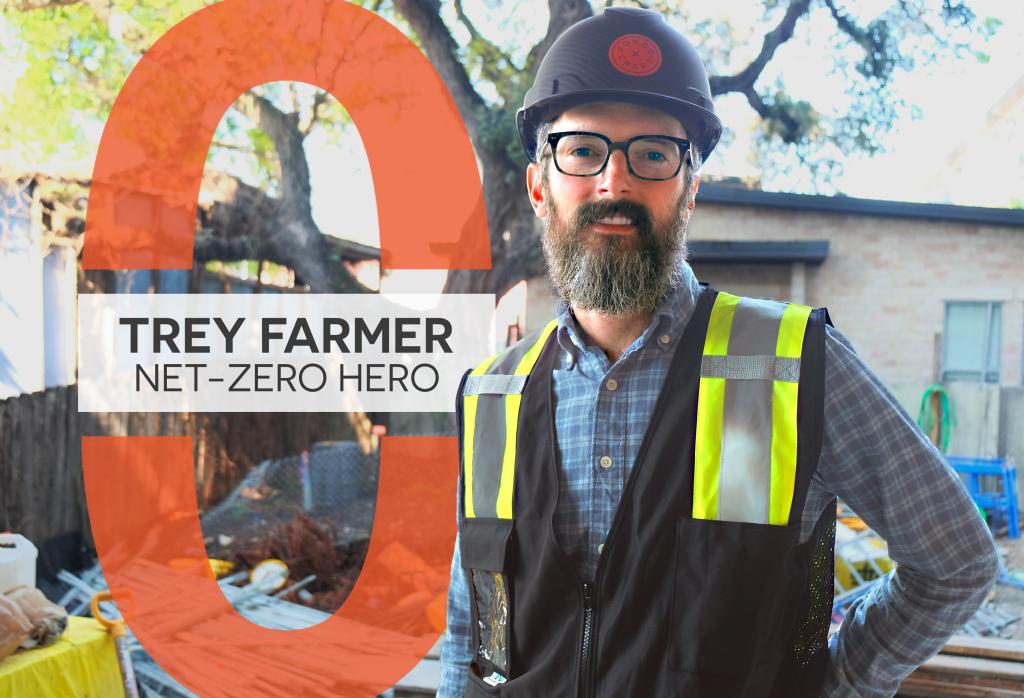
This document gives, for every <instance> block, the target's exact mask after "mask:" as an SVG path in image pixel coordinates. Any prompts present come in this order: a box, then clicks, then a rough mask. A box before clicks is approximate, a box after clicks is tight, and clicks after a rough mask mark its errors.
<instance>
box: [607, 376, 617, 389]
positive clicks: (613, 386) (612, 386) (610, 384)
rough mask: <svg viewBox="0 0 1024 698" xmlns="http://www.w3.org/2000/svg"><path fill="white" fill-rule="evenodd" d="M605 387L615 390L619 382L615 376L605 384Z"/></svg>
mask: <svg viewBox="0 0 1024 698" xmlns="http://www.w3.org/2000/svg"><path fill="white" fill-rule="evenodd" d="M604 387H606V388H608V390H615V389H616V388H618V387H619V382H618V381H617V380H615V379H614V378H609V379H608V382H607V383H605V384H604Z"/></svg>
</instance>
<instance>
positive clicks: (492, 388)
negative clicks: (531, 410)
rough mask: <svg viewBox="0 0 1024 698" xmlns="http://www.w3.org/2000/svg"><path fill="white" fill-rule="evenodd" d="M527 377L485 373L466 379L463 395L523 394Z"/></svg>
mask: <svg viewBox="0 0 1024 698" xmlns="http://www.w3.org/2000/svg"><path fill="white" fill-rule="evenodd" d="M526 378H527V376H515V375H512V376H510V375H505V374H494V373H485V374H483V375H481V376H469V377H467V378H466V388H465V390H464V391H463V394H464V395H515V394H518V393H522V392H523V388H525V387H526Z"/></svg>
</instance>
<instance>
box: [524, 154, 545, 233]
mask: <svg viewBox="0 0 1024 698" xmlns="http://www.w3.org/2000/svg"><path fill="white" fill-rule="evenodd" d="M542 167H544V165H543V164H537V163H536V162H531V163H530V165H529V166H528V167H527V168H526V189H527V190H528V192H529V194H530V205H531V206H533V212H534V213H535V214H537V217H538V218H543V219H546V218H547V217H548V204H547V201H546V200H545V198H544V186H543V184H542V183H541V179H542V174H541V168H542Z"/></svg>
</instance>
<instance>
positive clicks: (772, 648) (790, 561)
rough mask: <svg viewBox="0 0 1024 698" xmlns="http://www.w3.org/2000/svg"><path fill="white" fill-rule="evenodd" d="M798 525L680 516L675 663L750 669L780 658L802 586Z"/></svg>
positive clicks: (705, 669) (672, 644) (739, 671)
mask: <svg viewBox="0 0 1024 698" xmlns="http://www.w3.org/2000/svg"><path fill="white" fill-rule="evenodd" d="M799 532H800V531H799V527H798V526H770V525H767V524H752V523H741V522H736V521H713V520H706V519H691V518H680V519H679V520H678V521H677V523H676V549H675V555H676V560H675V571H674V574H675V578H674V585H673V593H672V611H671V614H670V617H671V623H672V627H671V630H670V641H669V656H668V663H669V667H671V668H673V669H678V670H681V671H687V672H693V673H730V674H733V675H735V676H737V677H747V678H749V677H751V676H752V674H754V672H755V670H756V669H757V667H759V666H763V665H771V664H778V663H779V662H781V661H782V659H783V657H784V655H785V652H786V642H787V636H788V633H787V632H785V630H786V629H788V628H789V627H790V626H791V623H789V622H787V620H786V618H785V615H786V613H787V611H789V612H791V611H792V607H793V605H794V600H795V599H796V598H798V597H799V595H800V593H801V592H802V584H801V574H800V571H799V569H798V565H797V564H796V562H795V560H796V550H797V548H796V545H797V542H798V539H799V538H798V537H799Z"/></svg>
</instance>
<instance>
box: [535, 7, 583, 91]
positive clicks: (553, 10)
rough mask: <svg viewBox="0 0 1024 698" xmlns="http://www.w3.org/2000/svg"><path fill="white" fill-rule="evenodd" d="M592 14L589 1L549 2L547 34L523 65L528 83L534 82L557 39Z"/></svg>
mask: <svg viewBox="0 0 1024 698" xmlns="http://www.w3.org/2000/svg"><path fill="white" fill-rule="evenodd" d="M592 14H594V11H593V10H592V9H591V7H590V3H589V2H587V0H548V29H547V32H546V33H545V34H544V38H543V39H541V40H540V43H538V44H537V45H536V46H534V47H533V48H532V49H530V53H529V54H528V55H527V56H526V63H524V64H523V71H524V72H525V75H524V79H525V80H526V82H527V83H532V82H533V76H534V75H536V74H537V68H539V67H540V60H541V58H543V57H544V56H545V55H546V54H547V52H548V49H550V48H551V44H553V43H555V39H557V38H558V37H559V36H560V35H561V34H562V32H564V31H565V30H566V29H568V28H569V27H571V26H572V25H573V24H576V22H578V21H580V20H581V19H586V18H587V17H590V16H591V15H592Z"/></svg>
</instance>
